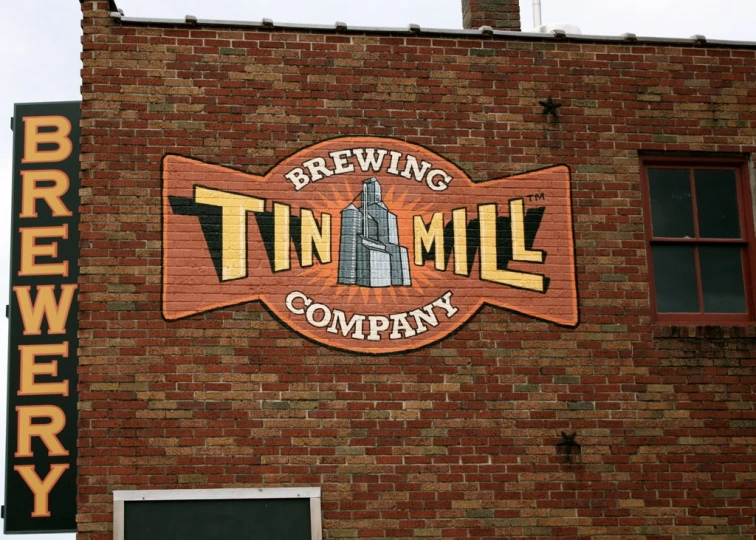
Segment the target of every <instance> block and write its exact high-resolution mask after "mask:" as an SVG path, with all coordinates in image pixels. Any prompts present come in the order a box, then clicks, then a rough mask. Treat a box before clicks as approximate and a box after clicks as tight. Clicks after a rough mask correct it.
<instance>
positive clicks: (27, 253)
mask: <svg viewBox="0 0 756 540" xmlns="http://www.w3.org/2000/svg"><path fill="white" fill-rule="evenodd" d="M19 232H20V233H21V267H20V268H19V270H18V275H19V276H54V275H60V276H67V275H68V261H63V262H59V263H50V264H42V263H38V262H37V257H52V258H53V259H54V258H56V257H57V256H58V243H57V242H50V243H49V244H37V238H63V239H66V238H68V224H67V223H64V224H63V225H60V226H59V227H22V228H21V229H19Z"/></svg>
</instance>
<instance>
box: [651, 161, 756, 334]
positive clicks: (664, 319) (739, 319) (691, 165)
mask: <svg viewBox="0 0 756 540" xmlns="http://www.w3.org/2000/svg"><path fill="white" fill-rule="evenodd" d="M649 169H688V170H689V171H690V177H691V179H692V178H693V174H694V171H695V170H702V169H708V170H732V171H734V172H735V178H736V186H737V204H738V213H739V219H740V230H741V237H740V238H738V239H730V238H726V239H725V238H722V239H715V238H706V239H702V238H701V237H700V236H699V234H700V233H699V230H698V227H699V223H698V207H697V201H696V193H695V189H692V190H691V192H692V193H691V195H692V201H691V203H692V205H693V209H692V210H693V221H694V227H695V234H696V237H695V238H690V239H688V238H664V237H655V236H654V233H653V227H652V217H651V195H650V185H649V175H648V171H649ZM641 192H642V196H643V222H644V229H645V239H646V257H647V261H648V281H649V286H650V289H649V292H650V295H651V310H652V320H653V321H654V322H658V323H675V324H696V325H700V324H706V325H722V324H744V323H749V322H753V321H754V314H755V310H754V306H755V305H756V299H755V298H754V290H755V289H756V272H755V270H756V237H755V236H754V223H753V216H754V208H753V201H752V197H751V184H750V175H749V170H748V163H747V161H746V160H745V159H742V158H737V157H690V156H686V157H681V156H674V157H672V156H642V157H641ZM661 244H669V245H673V244H676V245H681V244H688V245H693V246H695V247H696V253H695V266H696V285H697V290H698V305H699V310H700V311H699V312H698V313H659V311H658V310H657V305H656V284H655V283H654V266H653V265H654V261H653V256H652V252H651V246H652V245H661ZM726 244H729V245H739V246H742V250H741V257H742V264H743V288H744V294H745V303H746V312H745V313H705V312H704V311H703V310H704V301H703V286H702V279H701V269H700V260H699V256H698V247H699V246H701V245H726Z"/></svg>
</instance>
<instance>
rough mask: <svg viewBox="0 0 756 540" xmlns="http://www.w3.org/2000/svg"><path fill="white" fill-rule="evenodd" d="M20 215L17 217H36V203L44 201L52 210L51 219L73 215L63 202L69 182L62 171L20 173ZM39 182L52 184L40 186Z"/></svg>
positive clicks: (69, 185)
mask: <svg viewBox="0 0 756 540" xmlns="http://www.w3.org/2000/svg"><path fill="white" fill-rule="evenodd" d="M21 176H22V177H23V182H22V184H21V213H20V214H19V216H18V217H22V218H35V217H37V208H36V202H37V200H39V199H42V200H44V201H45V202H46V203H47V206H49V207H50V210H52V215H53V217H67V216H71V215H73V214H72V213H71V211H70V210H69V209H68V208H67V207H66V205H65V203H64V202H63V199H62V198H61V197H63V195H65V194H66V192H67V191H68V188H70V187H71V182H70V181H69V180H68V175H67V174H66V173H64V172H63V171H56V170H49V171H21ZM39 182H52V183H53V185H51V186H49V185H48V186H40V185H39Z"/></svg>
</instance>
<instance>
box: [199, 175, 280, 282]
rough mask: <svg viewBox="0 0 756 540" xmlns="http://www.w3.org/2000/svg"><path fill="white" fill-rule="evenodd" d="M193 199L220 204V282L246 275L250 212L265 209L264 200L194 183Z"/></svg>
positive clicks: (209, 203)
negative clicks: (248, 218)
mask: <svg viewBox="0 0 756 540" xmlns="http://www.w3.org/2000/svg"><path fill="white" fill-rule="evenodd" d="M194 201H195V202H196V203H199V204H208V205H210V206H219V207H221V208H222V209H223V214H222V216H223V217H222V221H221V242H222V248H221V266H222V267H223V269H222V271H221V281H229V280H232V279H240V278H243V277H246V276H247V212H263V211H264V210H265V200H264V199H258V198H256V197H247V196H246V195H239V194H237V193H227V192H225V191H219V190H216V189H209V188H204V187H201V186H195V188H194Z"/></svg>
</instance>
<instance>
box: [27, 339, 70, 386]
mask: <svg viewBox="0 0 756 540" xmlns="http://www.w3.org/2000/svg"><path fill="white" fill-rule="evenodd" d="M18 350H19V352H20V353H21V369H20V371H21V381H20V383H19V388H18V395H19V396H48V395H61V396H68V380H64V381H61V382H49V383H41V382H36V381H35V380H34V378H35V377H36V376H37V375H49V376H51V377H57V376H58V361H57V360H53V361H52V362H43V363H39V364H38V363H37V362H36V360H37V357H38V356H62V357H63V358H68V342H67V341H64V342H63V343H57V344H51V345H19V346H18Z"/></svg>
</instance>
